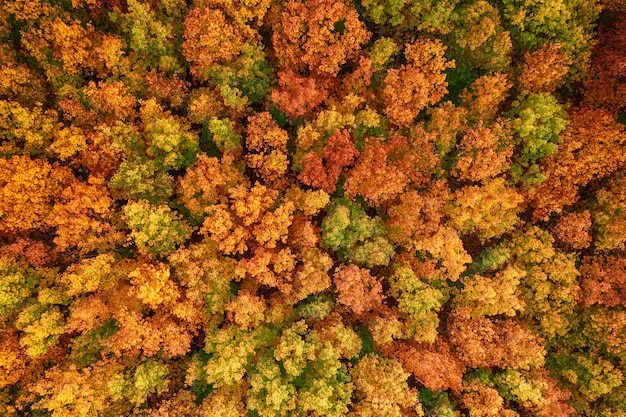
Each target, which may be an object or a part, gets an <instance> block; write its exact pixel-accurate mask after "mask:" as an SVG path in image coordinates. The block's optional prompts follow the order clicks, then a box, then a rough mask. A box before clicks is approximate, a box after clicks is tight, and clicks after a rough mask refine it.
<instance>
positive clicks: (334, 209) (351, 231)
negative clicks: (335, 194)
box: [322, 198, 393, 267]
mask: <svg viewBox="0 0 626 417" xmlns="http://www.w3.org/2000/svg"><path fill="white" fill-rule="evenodd" d="M322 242H323V243H324V245H325V246H326V247H327V248H329V249H331V250H333V251H335V252H337V254H338V255H339V258H340V260H350V261H352V262H354V263H356V264H357V265H364V266H367V267H372V266H374V265H387V264H388V263H389V260H390V259H391V255H392V254H393V247H392V246H391V245H390V244H389V242H388V241H387V240H386V239H385V238H384V236H383V228H382V225H381V222H380V218H378V217H374V218H372V217H369V216H368V215H367V214H366V213H365V210H363V208H362V207H361V206H360V205H359V204H358V203H355V202H353V201H351V200H348V199H345V198H343V199H337V200H334V201H332V202H331V203H330V206H329V207H328V210H327V215H326V217H324V220H323V221H322Z"/></svg>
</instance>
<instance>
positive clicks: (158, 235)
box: [124, 201, 192, 256]
mask: <svg viewBox="0 0 626 417" xmlns="http://www.w3.org/2000/svg"><path fill="white" fill-rule="evenodd" d="M124 215H125V217H126V224H127V225H128V227H129V228H130V229H131V237H132V238H133V241H134V242H135V244H136V245H137V248H138V249H139V250H140V251H141V252H143V253H146V254H149V255H152V256H159V255H167V254H169V253H171V252H173V251H174V249H175V248H176V246H177V245H180V244H182V243H184V242H185V241H186V240H187V238H188V237H189V235H190V234H191V230H192V229H191V227H190V226H189V225H188V224H187V223H185V221H184V220H182V219H181V218H180V216H179V215H177V214H176V213H173V212H172V210H171V209H170V208H169V207H167V206H153V205H151V204H150V203H148V202H146V201H136V202H129V203H128V204H126V205H125V206H124Z"/></svg>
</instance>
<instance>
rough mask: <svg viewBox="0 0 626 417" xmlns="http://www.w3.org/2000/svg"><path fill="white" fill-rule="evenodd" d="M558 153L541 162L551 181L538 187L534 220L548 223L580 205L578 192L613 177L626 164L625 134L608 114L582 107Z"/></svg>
mask: <svg viewBox="0 0 626 417" xmlns="http://www.w3.org/2000/svg"><path fill="white" fill-rule="evenodd" d="M569 119H570V123H569V125H568V127H567V128H566V129H565V130H564V131H563V132H562V133H561V134H560V136H561V137H562V139H563V143H562V144H561V145H559V149H558V151H557V152H556V153H555V154H554V155H551V156H549V157H547V158H545V159H544V160H543V161H542V162H541V166H542V170H543V171H544V172H545V175H547V176H548V179H547V180H546V181H545V183H544V184H542V185H540V186H539V187H537V190H536V193H535V194H534V196H533V201H532V204H533V206H534V208H535V210H534V213H533V217H534V218H535V219H547V218H548V216H549V215H550V214H551V213H553V212H556V213H560V212H562V211H563V209H564V208H565V207H567V206H570V205H572V204H574V203H576V202H577V201H578V199H579V198H580V197H579V189H580V188H581V187H584V186H586V185H587V184H589V183H590V182H591V181H594V180H598V179H600V178H604V177H606V176H609V175H610V174H612V173H614V172H615V171H617V170H618V169H619V167H620V166H622V165H623V164H624V162H626V157H625V156H624V154H623V152H621V150H622V147H623V146H624V143H626V133H624V128H623V126H622V125H621V124H619V123H617V121H616V120H615V117H614V116H613V115H611V113H609V112H607V111H606V110H602V109H598V110H592V109H590V108H588V107H580V108H576V109H572V110H571V111H570V116H569Z"/></svg>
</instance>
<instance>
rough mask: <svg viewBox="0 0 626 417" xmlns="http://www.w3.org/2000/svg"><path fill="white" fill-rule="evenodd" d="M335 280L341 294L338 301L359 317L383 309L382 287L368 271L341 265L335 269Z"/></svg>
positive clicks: (353, 266)
mask: <svg viewBox="0 0 626 417" xmlns="http://www.w3.org/2000/svg"><path fill="white" fill-rule="evenodd" d="M333 278H334V279H333V282H334V284H335V287H337V291H338V292H339V296H338V297H337V301H339V302H340V303H341V304H344V305H346V306H347V307H348V308H349V309H350V310H352V312H354V314H356V315H357V316H358V315H362V314H364V313H367V312H369V311H371V310H376V309H378V308H380V307H381V305H382V301H383V295H382V290H383V288H382V285H381V283H380V282H379V281H378V280H376V278H375V277H373V276H372V275H371V274H370V272H369V271H368V270H367V269H363V268H359V267H357V266H356V265H349V266H346V265H340V266H339V267H338V268H336V269H335V273H334V277H333Z"/></svg>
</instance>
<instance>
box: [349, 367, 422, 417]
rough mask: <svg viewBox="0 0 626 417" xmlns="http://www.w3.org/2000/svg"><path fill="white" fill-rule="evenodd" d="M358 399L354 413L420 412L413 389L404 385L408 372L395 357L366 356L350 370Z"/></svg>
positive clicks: (394, 415) (391, 415) (387, 416)
mask: <svg viewBox="0 0 626 417" xmlns="http://www.w3.org/2000/svg"><path fill="white" fill-rule="evenodd" d="M350 374H351V376H352V378H353V380H354V385H355V393H356V397H357V400H358V402H357V403H356V404H355V410H354V413H355V415H357V416H362V417H366V416H375V415H376V416H385V417H399V416H421V415H424V412H423V410H422V407H421V404H420V402H419V399H418V395H417V392H416V390H415V389H410V388H409V386H408V384H407V378H408V376H409V374H408V373H407V372H406V371H404V369H402V365H401V364H400V362H398V360H397V359H387V358H381V357H379V356H376V355H367V356H365V357H363V358H361V360H360V361H359V363H358V364H357V365H356V366H355V367H353V368H352V369H351V370H350Z"/></svg>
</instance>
